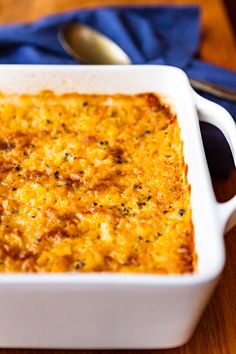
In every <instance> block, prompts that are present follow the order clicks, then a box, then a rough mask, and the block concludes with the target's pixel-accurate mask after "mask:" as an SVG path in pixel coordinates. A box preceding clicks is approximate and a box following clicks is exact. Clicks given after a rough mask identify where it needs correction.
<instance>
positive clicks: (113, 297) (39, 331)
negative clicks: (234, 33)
mask: <svg viewBox="0 0 236 354" xmlns="http://www.w3.org/2000/svg"><path fill="white" fill-rule="evenodd" d="M0 71H1V75H0V88H1V91H2V92H4V93H29V94H33V93H37V92H39V91H42V90H46V89H48V90H53V91H54V92H55V93H58V94H60V93H66V92H81V93H98V94H99V93H104V94H115V93H140V92H150V91H151V92H157V93H160V94H161V95H163V96H165V97H167V98H168V99H169V100H170V102H171V104H172V105H173V107H174V109H175V111H176V113H177V117H178V123H179V126H180V129H181V137H182V140H183V143H184V157H185V162H186V163H187V165H188V181H189V183H190V185H191V207H192V218H193V224H194V230H195V247H196V252H197V255H198V264H197V270H196V272H195V273H193V274H190V275H175V276H172V275H168V276H165V275H146V274H138V275H133V274H121V273H119V274H118V273H117V274H98V273H90V274H76V275H72V274H50V275H49V274H46V275H43V274H38V275H30V274H27V275H26V274H25V275H24V274H20V275H19V274H17V275H16V274H10V275H8V274H2V275H0V284H1V285H0V311H1V318H0V346H1V347H9V348H10V347H12V348H13V347H17V348H20V347H24V348H26V347H28V348H33V347H34V348H168V347H175V346H179V345H182V344H184V343H185V342H186V341H187V340H188V339H189V338H190V336H191V334H192V333H193V330H194V328H195V327H196V324H197V322H198V320H199V318H200V316H201V314H202V312H203V310H204V308H205V306H206V304H207V302H208V300H209V298H210V296H211V294H212V292H213V290H214V288H215V286H216V284H217V282H218V280H219V277H220V274H221V272H222V269H223V266H224V260H225V252H224V242H223V234H224V231H228V230H229V229H230V228H232V227H233V226H234V225H235V223H236V220H235V210H236V197H234V198H232V199H231V200H230V201H228V202H226V203H223V204H218V203H217V202H216V200H215V196H214V193H213V190H212V186H211V181H210V176H209V172H208V169H207V164H206V159H205V156H204V150H203V145H202V141H201V135H200V130H199V123H198V116H199V118H200V119H202V120H204V121H207V122H209V123H211V124H215V125H216V126H217V127H218V128H220V129H221V130H222V131H223V133H224V134H225V136H226V138H227V140H228V142H229V144H230V147H231V149H232V153H233V157H234V161H236V128H235V123H234V121H233V120H232V118H231V117H230V115H229V114H228V113H227V112H226V111H225V110H224V109H223V108H221V107H220V106H218V105H216V104H214V103H212V102H210V101H207V100H205V99H203V98H201V97H200V96H198V95H197V94H195V93H194V92H193V91H192V89H191V87H190V85H189V82H188V79H187V77H186V75H185V74H184V73H183V72H182V71H181V70H179V69H176V68H173V67H167V66H127V67H126V66H112V67H110V66H102V67H101V66H99V67H96V66H89V67H85V66H81V67H77V66H5V65H3V66H1V68H0ZM177 83H178V84H177ZM203 205H204V210H203ZM209 250H210V251H209Z"/></svg>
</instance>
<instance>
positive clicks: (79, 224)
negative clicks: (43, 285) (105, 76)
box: [0, 91, 195, 274]
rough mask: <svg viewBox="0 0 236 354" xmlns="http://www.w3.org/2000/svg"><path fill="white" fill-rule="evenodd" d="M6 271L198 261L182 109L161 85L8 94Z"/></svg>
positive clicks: (0, 157) (166, 269) (2, 104)
mask: <svg viewBox="0 0 236 354" xmlns="http://www.w3.org/2000/svg"><path fill="white" fill-rule="evenodd" d="M0 123H1V129H0V272H41V273H42V272H126V273H127V272H128V273H157V274H180V273H189V272H193V271H194V268H195V252H194V235H193V226H192V221H191V207H190V187H189V184H188V181H187V166H186V164H185V162H184V158H183V149H182V142H181V138H180V129H179V126H178V122H177V117H176V115H175V114H174V113H172V111H171V109H170V108H169V107H168V105H167V104H165V103H163V102H162V100H161V99H160V98H159V96H158V95H156V94H153V93H144V94H138V95H123V94H120V95H84V94H77V93H71V94H65V95H60V96H57V95H55V94H54V93H53V92H49V91H45V92H43V93H40V94H37V95H3V94H1V95H0Z"/></svg>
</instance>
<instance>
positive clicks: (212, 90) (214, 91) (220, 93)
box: [189, 79, 236, 102]
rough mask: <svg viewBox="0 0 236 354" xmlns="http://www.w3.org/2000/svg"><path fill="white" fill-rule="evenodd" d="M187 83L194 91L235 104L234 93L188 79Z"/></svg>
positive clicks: (235, 93)
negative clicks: (188, 82)
mask: <svg viewBox="0 0 236 354" xmlns="http://www.w3.org/2000/svg"><path fill="white" fill-rule="evenodd" d="M189 81H190V84H191V86H192V87H193V88H194V89H197V90H200V91H202V92H205V93H209V94H211V95H213V96H216V97H220V98H223V99H226V100H228V101H232V102H236V91H232V90H229V89H225V88H223V87H220V86H217V85H214V84H209V83H207V82H204V81H200V80H195V79H189Z"/></svg>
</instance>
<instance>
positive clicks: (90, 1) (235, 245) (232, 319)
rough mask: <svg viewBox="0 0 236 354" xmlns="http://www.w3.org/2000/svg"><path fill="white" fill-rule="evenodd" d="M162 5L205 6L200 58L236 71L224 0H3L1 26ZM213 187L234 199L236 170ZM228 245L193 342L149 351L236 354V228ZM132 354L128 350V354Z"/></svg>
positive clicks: (36, 353) (31, 353) (32, 353)
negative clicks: (91, 10)
mask: <svg viewBox="0 0 236 354" xmlns="http://www.w3.org/2000/svg"><path fill="white" fill-rule="evenodd" d="M233 1H235V0H233ZM159 3H162V4H164V3H168V4H176V3H181V4H190V3H191V4H199V5H201V8H202V33H201V46H200V49H199V57H200V58H202V59H204V60H205V61H208V62H211V63H214V64H217V65H221V66H223V67H225V68H228V69H231V70H235V71H236V47H235V40H234V37H233V31H232V28H231V25H230V22H229V19H228V17H227V14H226V10H225V8H224V5H223V2H222V1H221V0H184V1H181V0H172V1H170V0H169V1H165V0H162V1H159V0H140V1H138V0H128V1H127V0H0V24H5V23H13V22H22V21H24V22H25V21H27V22H28V21H33V20H35V19H37V18H39V17H42V16H45V15H49V14H54V13H59V12H63V11H67V10H73V9H79V8H84V7H91V6H102V5H103V6H104V5H127V4H145V5H148V4H150V5H154V4H159ZM213 185H214V189H215V191H216V195H217V199H218V200H219V201H225V200H227V199H228V198H230V197H232V196H233V195H234V194H235V191H236V171H234V172H233V173H232V175H231V176H230V178H229V179H228V180H227V181H217V180H214V181H213ZM225 244H226V253H227V262H226V267H225V270H224V273H223V277H222V280H221V282H220V285H219V286H218V288H217V290H216V292H215V294H214V296H213V298H212V300H211V302H210V304H209V306H208V307H207V310H206V311H205V314H204V315H203V318H202V320H201V322H200V324H199V326H198V328H197V330H196V332H195V334H194V336H193V337H192V339H191V340H190V342H189V343H188V344H186V345H185V346H183V347H180V348H176V349H169V350H155V351H153V350H152V351H149V352H150V353H156V354H203V353H204V354H236V228H234V230H232V231H231V232H229V233H228V234H227V235H226V236H225ZM0 315H1V314H0ZM19 352H21V353H22V354H23V353H25V354H40V353H44V354H49V353H52V354H54V352H55V353H58V352H61V353H64V352H67V353H68V351H58V350H56V351H49V350H33V349H32V350H17V349H14V350H7V349H2V350H0V354H10V353H12V354H13V353H19ZM99 352H100V353H103V352H105V351H99ZM110 352H112V351H110ZM116 352H117V351H116ZM118 352H119V351H118ZM129 352H130V351H127V350H126V351H122V353H129ZM71 353H72V351H71ZM89 353H90V351H81V354H89ZM91 353H92V351H91ZM136 353H139V351H136ZM140 353H141V351H140ZM142 353H143V351H142Z"/></svg>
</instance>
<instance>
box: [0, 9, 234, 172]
mask: <svg viewBox="0 0 236 354" xmlns="http://www.w3.org/2000/svg"><path fill="white" fill-rule="evenodd" d="M200 17H201V16H200V10H199V8H198V7H197V6H158V7H118V8H99V9H89V10H80V11H74V12H69V13H64V14H60V15H57V16H51V17H47V18H43V19H41V20H39V21H37V22H34V23H32V24H17V25H7V26H0V64H3V63H4V64H5V63H11V64H78V63H76V62H75V61H74V60H73V59H72V58H71V57H69V56H68V55H67V54H66V53H65V51H64V50H63V48H62V47H61V45H60V43H59V41H58V28H59V27H60V26H61V25H63V24H64V23H66V22H68V21H79V22H80V23H85V24H88V25H90V26H92V27H94V28H95V29H97V30H99V31H101V32H102V33H104V34H105V35H107V36H108V37H110V38H111V39H113V40H114V41H115V42H116V43H117V44H118V45H120V46H121V47H122V48H123V49H124V50H125V51H126V52H127V54H128V55H129V56H130V58H131V60H132V62H133V63H134V64H168V65H173V66H177V67H180V68H181V69H183V70H185V72H186V73H187V74H188V75H189V76H190V77H192V78H196V79H201V80H205V81H209V82H212V83H215V84H218V85H222V86H224V87H228V88H232V89H234V90H236V73H233V72H230V71H227V70H224V69H222V68H220V67H216V66H214V65H211V64H207V63H204V62H202V61H200V60H198V59H197V55H196V54H197V51H198V48H199V40H200V25H201V19H200ZM205 96H206V97H207V98H209V99H211V100H213V101H215V102H217V103H219V104H221V105H222V106H224V107H225V108H226V109H227V110H228V111H229V112H230V113H231V114H232V115H233V117H234V118H236V104H233V103H232V102H227V101H225V100H221V99H217V98H215V97H213V96H209V95H205ZM201 131H202V136H203V142H204V147H205V151H206V155H207V160H208V164H209V168H210V171H211V173H212V174H213V175H216V176H218V177H226V176H228V174H229V173H230V171H231V170H232V169H233V166H234V165H233V159H232V156H231V153H230V150H229V147H228V145H227V143H226V141H225V139H224V137H223V135H222V134H221V133H220V132H219V131H218V130H217V129H216V128H213V127H212V126H209V125H207V124H202V125H201ZM190 134H191V132H190Z"/></svg>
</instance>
